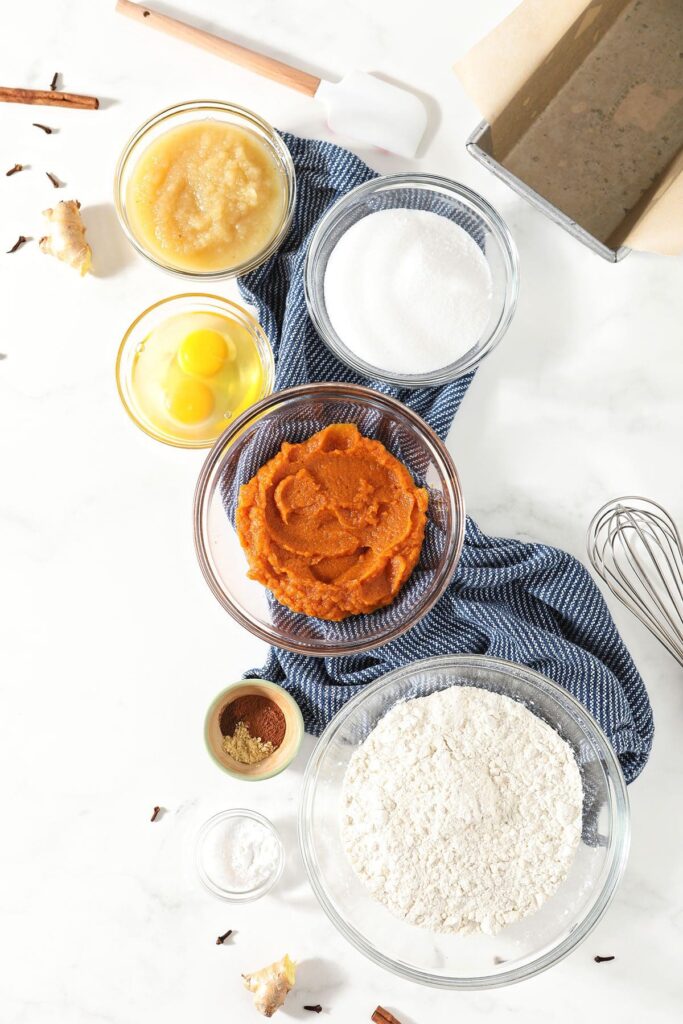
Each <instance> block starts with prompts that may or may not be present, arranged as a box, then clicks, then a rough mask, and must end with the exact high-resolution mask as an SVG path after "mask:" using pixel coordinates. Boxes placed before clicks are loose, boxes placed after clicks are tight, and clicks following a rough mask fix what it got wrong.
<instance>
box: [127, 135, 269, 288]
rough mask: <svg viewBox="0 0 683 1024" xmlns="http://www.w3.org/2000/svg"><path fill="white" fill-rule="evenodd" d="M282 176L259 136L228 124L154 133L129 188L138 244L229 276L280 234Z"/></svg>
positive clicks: (178, 264) (175, 261) (177, 265)
mask: <svg viewBox="0 0 683 1024" xmlns="http://www.w3.org/2000/svg"><path fill="white" fill-rule="evenodd" d="M287 199H288V186H287V179H286V175H285V173H284V171H283V169H282V167H281V166H280V165H279V164H278V162H277V160H276V157H275V155H274V153H273V152H272V151H271V149H270V148H269V146H268V144H267V143H266V142H265V141H264V140H263V139H261V138H260V137H259V136H258V135H257V134H256V132H254V131H251V130H250V129H249V128H243V127H241V126H239V125H236V124H231V123H229V122H226V121H221V120H213V119H204V120H196V121H189V122H186V123H184V124H180V125H177V126H176V127H175V128H170V129H169V130H168V131H166V132H163V133H162V134H160V135H157V137H156V138H155V139H153V140H152V141H151V142H150V143H149V145H148V146H147V147H146V148H145V149H144V150H143V152H142V155H141V156H140V157H139V159H138V161H137V164H136V165H135V167H134V168H133V170H132V172H131V174H130V177H129V180H128V183H127V187H126V215H127V218H128V222H129V226H130V230H131V232H132V233H133V235H134V236H135V238H136V240H137V241H138V243H139V244H140V245H141V246H142V247H143V248H144V249H145V250H146V251H147V252H148V253H149V254H150V255H151V256H152V257H155V258H157V259H159V260H160V261H161V262H162V263H165V264H167V265H169V266H171V267H173V268H174V269H177V270H181V271H186V272H189V273H200V274H201V273H212V272H214V273H216V272H222V271H230V270H232V269H234V268H237V267H240V266H242V265H244V264H245V263H248V262H249V261H250V260H252V259H253V258H254V257H256V256H258V254H259V253H260V252H262V251H263V250H264V249H266V248H267V247H268V245H269V244H270V242H271V241H272V239H273V238H274V236H275V235H276V234H277V232H278V231H279V230H280V229H281V227H282V223H283V217H284V216H285V208H286V204H287Z"/></svg>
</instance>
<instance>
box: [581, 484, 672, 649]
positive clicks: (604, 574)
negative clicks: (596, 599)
mask: <svg viewBox="0 0 683 1024" xmlns="http://www.w3.org/2000/svg"><path fill="white" fill-rule="evenodd" d="M587 546H588V557H589V559H590V561H591V564H592V566H593V568H594V569H595V571H596V572H597V574H598V575H599V576H600V577H601V579H603V580H604V581H605V583H606V584H607V586H608V587H609V589H610V590H611V591H612V593H613V594H614V595H615V596H616V597H618V598H619V600H620V601H621V602H622V604H625V605H626V607H627V608H628V609H629V611H631V612H633V614H634V615H637V616H638V618H639V619H640V621H641V622H642V623H644V624H645V625H646V626H647V628H648V629H649V630H650V632H651V633H653V634H654V636H656V638H657V639H658V640H659V641H660V643H661V644H663V645H664V647H666V649H667V651H669V653H670V654H672V655H673V657H674V658H675V659H676V661H678V662H679V664H681V665H683V545H682V544H681V537H680V534H679V532H678V529H677V528H676V524H675V523H674V521H673V519H672V518H671V516H670V515H669V513H668V512H667V511H666V510H665V509H663V508H662V506H661V505H658V504H657V503H656V502H654V501H650V500H649V499H648V498H638V497H627V498H615V499H614V500H613V501H609V502H608V503H607V504H606V505H603V507H602V508H601V509H600V510H599V512H596V514H595V515H594V517H593V519H592V521H591V524H590V526H589V527H588V538H587Z"/></svg>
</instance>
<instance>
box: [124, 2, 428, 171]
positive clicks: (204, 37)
mask: <svg viewBox="0 0 683 1024" xmlns="http://www.w3.org/2000/svg"><path fill="white" fill-rule="evenodd" d="M116 10H117V11H119V12H120V13H121V14H126V15H128V17H129V18H134V19H135V20H136V21H139V22H141V23H142V24H143V25H147V26H148V27H149V28H156V29H159V31H161V32H166V33H167V34H168V35H171V36H175V37H176V38H177V39H183V40H185V42H187V43H193V44H194V45H195V46H201V47H202V49H204V50H208V51H209V53H213V54H215V55H216V56H217V57H223V58H224V59H225V60H229V61H231V62H232V63H233V64H240V65H241V66H242V67H245V68H248V69H249V70H250V71H254V72H256V74H257V75H263V76H264V77H265V78H272V79H273V80H274V81H276V82H280V83H281V84H282V85H286V86H288V87H289V88H290V89H296V90H297V91H298V92H303V93H306V95H307V96H313V97H315V99H317V100H320V101H321V102H322V103H323V104H324V105H325V107H326V109H327V121H328V124H329V126H330V128H331V129H332V130H333V131H335V132H339V133H340V134H343V135H349V136H351V137H352V138H355V139H358V140H359V141H361V142H367V143H369V144H370V145H373V146H379V147H380V149H387V150H389V152H391V153H398V155H399V156H405V157H413V156H415V153H416V152H417V147H418V146H419V145H420V140H421V138H422V136H423V135H424V131H425V128H426V127H427V112H426V110H425V108H424V106H423V105H422V103H421V101H420V100H419V99H418V98H417V96H414V95H413V94H412V93H410V92H407V91H406V90H405V89H401V88H399V87H398V86H396V85H390V84H389V83H388V82H383V81H382V80H381V79H380V78H376V77H375V76H374V75H369V74H366V73H365V72H363V71H352V72H350V74H348V75H345V77H344V78H342V80H341V82H328V81H325V79H321V78H318V77H316V75H309V74H308V72H306V71H301V70H299V68H293V67H290V65H289V64H283V63H282V61H279V60H274V59H273V58H272V57H266V56H265V55H264V54H262V53H256V52H255V51H254V50H248V49H247V48H246V47H245V46H239V45H238V44H237V43H231V42H230V41H229V40H228V39H223V38H222V37H221V36H215V35H212V34H211V33H210V32H204V31H203V30H202V29H199V28H194V27H193V26H192V25H186V24H185V23H184V22H182V21H177V19H176V18H169V17H168V15H166V14H161V13H160V12H158V11H154V10H152V8H151V7H147V6H143V5H142V4H134V3H130V0H117V3H116Z"/></svg>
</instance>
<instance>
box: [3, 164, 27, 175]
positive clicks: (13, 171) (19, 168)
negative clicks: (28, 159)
mask: <svg viewBox="0 0 683 1024" xmlns="http://www.w3.org/2000/svg"><path fill="white" fill-rule="evenodd" d="M23 169H24V165H23V164H15V165H14V167H10V169H9V171H7V175H6V176H7V177H8V178H11V177H12V175H13V174H18V172H19V171H23Z"/></svg>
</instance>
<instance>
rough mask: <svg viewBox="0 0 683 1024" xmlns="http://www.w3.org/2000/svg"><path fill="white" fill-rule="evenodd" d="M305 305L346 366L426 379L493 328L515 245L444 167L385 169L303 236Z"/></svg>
mask: <svg viewBox="0 0 683 1024" xmlns="http://www.w3.org/2000/svg"><path fill="white" fill-rule="evenodd" d="M304 286H305V291H306V302H307V305H308V312H309V314H310V317H311V319H312V321H313V323H314V325H315V328H316V330H317V331H318V334H319V335H320V337H321V338H322V340H323V341H324V342H325V344H326V345H327V346H328V348H329V349H330V350H331V351H332V352H333V353H334V355H336V356H337V358H338V359H340V360H341V361H342V362H344V363H346V365H347V366H350V367H351V368H352V369H353V370H355V371H356V372H357V373H359V374H361V375H362V376H363V377H365V378H369V379H371V380H382V381H385V382H387V383H389V384H394V385H397V386H402V387H408V388H417V387H434V386H436V385H440V384H445V383H447V382H448V381H451V380H455V379H456V378H458V377H462V376H464V375H465V374H467V373H470V372H472V371H473V370H475V369H476V367H477V366H478V365H479V363H480V362H481V360H482V359H483V358H484V357H485V356H487V355H489V354H490V353H491V352H492V351H493V349H494V348H495V347H496V345H497V344H498V342H499V341H500V339H501V338H502V337H503V335H504V333H505V331H506V330H507V328H508V326H509V324H510V321H511V319H512V316H513V313H514V310H515V305H516V302H517V292H518V286H519V273H518V259H517V250H516V247H515V244H514V241H513V240H512V236H511V235H510V232H509V230H508V228H507V227H506V225H505V223H504V222H503V221H502V220H501V218H500V217H499V215H498V214H497V213H496V211H495V210H494V209H493V207H491V206H490V205H489V204H488V203H487V202H486V200H485V199H482V197H481V196H479V195H477V194H476V192H472V191H471V190H470V189H468V188H465V186H464V185H460V184H458V183H457V182H454V181H450V180H449V179H448V178H441V177H438V176H436V175H431V174H391V175H386V176H383V177H379V178H374V179H373V180H372V181H368V182H366V183H365V184H363V185H359V186H358V187H357V188H355V189H353V190H352V191H351V192H349V193H347V195H345V196H343V197H342V198H341V199H340V200H338V201H337V202H336V203H335V204H334V205H333V206H331V207H330V209H329V210H328V211H327V213H326V214H325V215H324V216H323V217H322V219H321V220H320V222H319V223H318V226H317V227H316V230H315V232H314V234H313V237H312V239H311V243H310V245H309V249H308V254H307V259H306V267H305V271H304Z"/></svg>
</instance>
